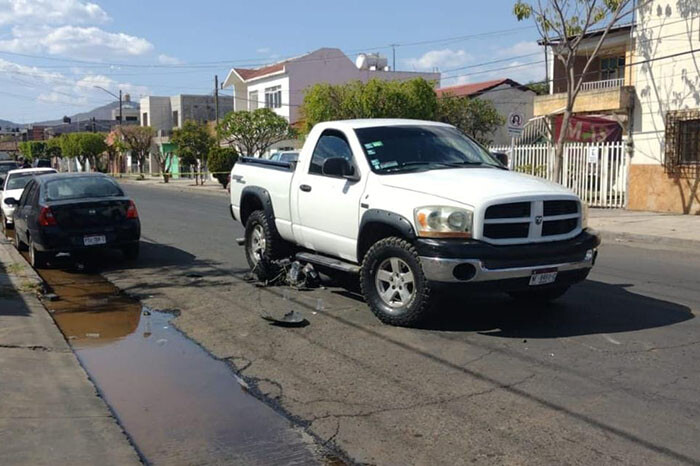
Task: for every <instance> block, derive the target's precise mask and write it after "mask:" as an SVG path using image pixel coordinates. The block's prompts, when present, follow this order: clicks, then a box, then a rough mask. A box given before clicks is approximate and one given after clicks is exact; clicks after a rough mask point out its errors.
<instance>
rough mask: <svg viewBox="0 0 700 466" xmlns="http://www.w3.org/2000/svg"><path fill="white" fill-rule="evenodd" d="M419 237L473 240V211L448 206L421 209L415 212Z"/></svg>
mask: <svg viewBox="0 0 700 466" xmlns="http://www.w3.org/2000/svg"><path fill="white" fill-rule="evenodd" d="M413 214H414V217H415V221H416V228H417V230H418V236H423V237H427V238H471V237H472V230H473V220H474V214H473V213H472V211H471V210H467V209H460V208H458V207H447V206H426V207H419V208H417V209H415V210H414V211H413Z"/></svg>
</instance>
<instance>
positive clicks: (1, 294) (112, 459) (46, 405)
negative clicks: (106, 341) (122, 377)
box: [0, 238, 141, 465]
mask: <svg viewBox="0 0 700 466" xmlns="http://www.w3.org/2000/svg"><path fill="white" fill-rule="evenodd" d="M40 283H41V280H40V279H39V277H38V276H37V275H36V274H35V272H34V270H33V269H32V268H30V267H29V265H28V264H27V263H26V262H25V261H24V259H23V258H22V257H21V256H20V255H19V253H18V252H17V251H16V250H15V249H14V247H12V246H11V245H10V243H9V242H8V241H7V240H5V239H4V238H2V239H0V464H8V465H9V464H12V465H49V464H52V465H53V464H61V465H62V464H66V465H67V464H70V465H92V464H101V465H130V464H141V461H140V460H139V457H138V454H137V453H136V451H135V449H134V448H133V447H132V446H131V444H130V443H129V441H128V439H127V437H126V435H125V434H124V432H123V431H122V429H121V427H120V426H119V424H118V423H117V421H116V420H115V419H114V417H113V416H112V414H111V413H110V411H109V409H108V407H107V405H106V404H105V402H104V401H103V400H102V399H101V398H100V397H99V396H98V394H97V392H96V390H95V387H94V386H93V385H92V383H91V382H90V380H89V379H88V376H87V374H86V373H85V371H84V370H83V368H82V367H81V366H80V363H79V362H78V359H77V358H76V356H75V355H74V354H73V352H72V351H71V349H70V346H69V345H68V343H67V342H66V340H65V339H64V337H63V335H62V334H61V332H60V330H59V329H58V328H57V327H56V325H55V324H54V322H53V319H52V318H51V316H50V315H49V313H48V312H47V311H46V309H44V307H43V306H42V304H41V302H40V301H39V299H38V298H37V290H38V289H39V288H40Z"/></svg>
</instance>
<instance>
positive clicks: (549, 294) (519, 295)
mask: <svg viewBox="0 0 700 466" xmlns="http://www.w3.org/2000/svg"><path fill="white" fill-rule="evenodd" d="M568 290H569V287H568V286H555V287H551V288H543V289H539V290H538V289H533V290H524V291H511V292H510V293H508V295H510V297H511V298H513V299H515V300H516V301H521V302H523V303H529V304H547V303H549V302H551V301H554V300H555V299H557V298H560V297H562V296H563V295H564V293H566V292H567V291H568Z"/></svg>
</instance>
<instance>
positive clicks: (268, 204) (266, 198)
mask: <svg viewBox="0 0 700 466" xmlns="http://www.w3.org/2000/svg"><path fill="white" fill-rule="evenodd" d="M251 197H253V198H255V199H257V200H258V201H260V204H262V207H263V211H264V212H265V215H267V216H268V218H269V219H270V220H272V221H273V222H274V219H275V210H274V209H273V207H272V197H270V193H269V192H268V191H267V189H265V188H261V187H260V186H246V187H245V188H243V191H241V211H240V217H241V223H242V224H243V225H245V222H246V221H247V220H248V216H249V215H250V214H251V213H252V212H253V211H252V210H249V209H246V208H245V207H244V205H245V204H244V203H245V201H246V199H248V198H251Z"/></svg>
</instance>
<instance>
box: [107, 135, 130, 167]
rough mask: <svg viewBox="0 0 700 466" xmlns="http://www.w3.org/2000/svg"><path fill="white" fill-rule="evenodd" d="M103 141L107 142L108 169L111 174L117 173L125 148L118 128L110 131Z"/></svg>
mask: <svg viewBox="0 0 700 466" xmlns="http://www.w3.org/2000/svg"><path fill="white" fill-rule="evenodd" d="M105 143H106V144H107V158H108V160H109V166H110V169H111V170H112V174H117V173H118V172H121V166H122V158H123V156H124V152H126V150H127V148H126V144H125V143H124V141H123V139H122V135H121V133H120V132H119V129H115V130H112V131H110V133H109V134H108V135H107V137H106V138H105Z"/></svg>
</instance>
